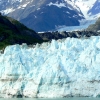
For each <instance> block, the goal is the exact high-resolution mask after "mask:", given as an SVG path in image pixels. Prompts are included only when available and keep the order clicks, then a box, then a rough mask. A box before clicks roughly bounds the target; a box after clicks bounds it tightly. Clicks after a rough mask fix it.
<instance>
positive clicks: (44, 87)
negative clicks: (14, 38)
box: [0, 36, 100, 98]
mask: <svg viewBox="0 0 100 100" xmlns="http://www.w3.org/2000/svg"><path fill="white" fill-rule="evenodd" d="M30 87H31V88H30ZM14 96H15V97H18V96H22V97H44V98H45V97H48V98H49V97H71V96H82V97H83V96H85V97H87V96H89V97H97V96H100V37H99V36H97V37H91V38H88V39H84V38H83V39H75V38H67V39H65V40H58V41H55V40H52V42H51V43H43V44H42V45H39V44H37V45H36V46H33V47H28V46H27V45H26V44H23V45H13V46H8V47H6V48H5V50H4V53H3V54H2V53H0V97H14Z"/></svg>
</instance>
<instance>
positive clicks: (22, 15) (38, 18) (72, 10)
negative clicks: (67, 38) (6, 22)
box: [0, 0, 100, 31]
mask: <svg viewBox="0 0 100 100" xmlns="http://www.w3.org/2000/svg"><path fill="white" fill-rule="evenodd" d="M99 5H100V1H99V0H38V1H37V0H0V11H1V12H2V13H4V14H7V15H8V16H11V17H13V18H15V19H17V20H19V21H21V22H22V23H24V24H25V25H26V26H28V27H30V28H32V29H34V30H36V31H47V30H52V29H55V28H56V27H58V26H64V25H65V26H78V25H79V24H80V22H79V20H82V19H84V18H86V20H94V19H95V18H98V17H99V16H100V12H99ZM88 22H89V21H88ZM90 22H91V21H90Z"/></svg>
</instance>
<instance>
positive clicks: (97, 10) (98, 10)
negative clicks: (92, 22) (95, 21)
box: [88, 0, 100, 17]
mask: <svg viewBox="0 0 100 100" xmlns="http://www.w3.org/2000/svg"><path fill="white" fill-rule="evenodd" d="M88 14H89V15H90V16H97V17H100V0H97V1H96V2H95V3H94V5H93V7H92V8H91V9H90V10H89V11H88Z"/></svg>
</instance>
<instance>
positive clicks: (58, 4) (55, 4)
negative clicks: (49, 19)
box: [47, 2, 66, 8]
mask: <svg viewBox="0 0 100 100" xmlns="http://www.w3.org/2000/svg"><path fill="white" fill-rule="evenodd" d="M47 5H48V6H52V5H53V6H57V7H59V8H61V7H66V6H65V4H64V3H58V2H56V3H52V2H50V3H49V4H47Z"/></svg>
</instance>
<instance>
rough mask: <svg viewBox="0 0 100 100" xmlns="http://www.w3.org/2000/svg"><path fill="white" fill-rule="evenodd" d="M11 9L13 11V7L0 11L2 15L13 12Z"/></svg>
mask: <svg viewBox="0 0 100 100" xmlns="http://www.w3.org/2000/svg"><path fill="white" fill-rule="evenodd" d="M13 11H15V9H13V8H8V9H6V10H1V13H2V14H4V15H7V14H9V13H11V12H13Z"/></svg>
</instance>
